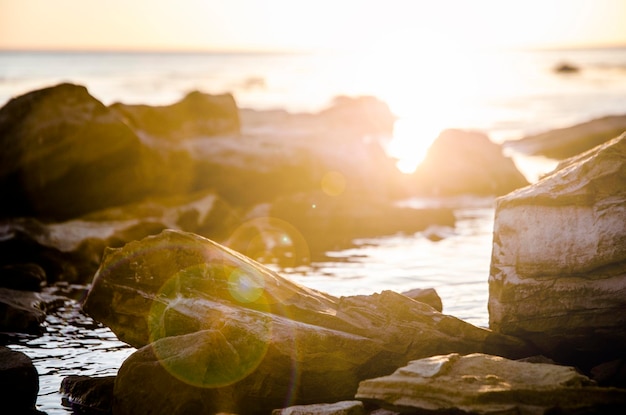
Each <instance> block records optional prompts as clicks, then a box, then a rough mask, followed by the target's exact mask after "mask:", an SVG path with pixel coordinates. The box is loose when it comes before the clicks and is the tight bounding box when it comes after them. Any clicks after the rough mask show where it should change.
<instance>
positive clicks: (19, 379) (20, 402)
mask: <svg viewBox="0 0 626 415" xmlns="http://www.w3.org/2000/svg"><path fill="white" fill-rule="evenodd" d="M38 392H39V374H38V373H37V369H36V368H35V366H34V365H33V362H32V360H31V359H30V357H28V356H26V355H25V354H24V353H22V352H18V351H15V350H11V349H9V348H7V347H4V346H0V402H2V413H6V414H16V415H21V414H23V415H26V414H29V415H31V414H32V415H34V414H41V412H39V411H37V410H36V408H35V403H36V402H37V393H38Z"/></svg>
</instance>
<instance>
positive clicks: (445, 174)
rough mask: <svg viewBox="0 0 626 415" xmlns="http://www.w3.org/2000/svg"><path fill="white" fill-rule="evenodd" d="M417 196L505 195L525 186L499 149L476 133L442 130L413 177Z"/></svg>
mask: <svg viewBox="0 0 626 415" xmlns="http://www.w3.org/2000/svg"><path fill="white" fill-rule="evenodd" d="M412 176H413V181H414V186H415V187H416V191H417V192H418V193H420V194H426V195H433V196H454V195H462V194H474V195H496V196H500V195H504V194H507V193H509V192H511V191H513V190H515V189H518V188H520V187H523V186H526V185H528V181H527V180H526V179H525V178H524V176H523V175H522V174H521V173H520V171H519V170H518V169H517V167H515V164H514V163H513V160H511V159H510V158H508V157H505V156H504V155H503V154H502V147H501V146H500V145H498V144H495V143H493V142H492V141H491V140H489V138H488V137H487V136H486V135H485V134H483V133H479V132H472V131H462V130H445V131H443V132H442V133H441V134H440V135H439V137H437V139H436V140H435V141H434V142H433V144H432V145H431V147H430V149H429V150H428V153H427V155H426V158H425V159H424V161H423V162H422V163H421V164H420V165H419V166H418V168H417V170H416V171H415V173H413V175H412Z"/></svg>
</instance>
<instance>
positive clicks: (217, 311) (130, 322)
mask: <svg viewBox="0 0 626 415" xmlns="http://www.w3.org/2000/svg"><path fill="white" fill-rule="evenodd" d="M84 309H85V311H86V312H87V313H88V314H89V315H91V316H92V317H93V318H94V319H96V320H98V321H100V322H102V323H104V324H106V325H108V326H109V327H110V328H111V329H112V330H113V332H115V333H116V335H117V336H118V338H120V339H121V340H122V341H125V342H127V343H129V344H131V345H133V346H135V347H143V346H145V345H148V344H149V345H148V346H145V347H143V348H142V349H140V350H139V351H138V352H137V353H136V354H134V355H132V356H131V357H129V359H127V361H126V362H125V363H124V365H123V367H122V369H120V373H119V375H118V380H117V381H116V387H115V396H116V402H117V403H118V405H119V406H117V407H116V408H117V409H116V410H117V411H119V412H118V413H119V414H126V413H137V410H138V409H139V408H144V410H147V409H146V408H152V409H153V410H155V411H160V409H159V408H160V407H161V406H163V407H167V408H169V409H172V410H174V409H175V408H172V407H171V406H168V404H167V403H166V402H165V401H171V402H173V403H172V404H171V405H176V406H177V408H178V407H179V406H180V405H184V404H185V405H186V404H189V405H192V404H193V405H201V408H203V409H204V410H206V411H213V410H218V411H234V410H235V409H236V410H237V411H243V412H245V413H251V412H255V411H259V412H262V411H268V410H271V409H275V408H280V407H284V406H285V401H286V400H289V401H290V402H291V403H293V404H308V403H319V402H335V401H339V400H345V399H351V397H352V396H353V394H354V392H355V391H356V387H357V384H358V381H359V380H362V379H365V378H368V377H373V376H380V375H383V374H386V373H390V372H391V371H392V370H394V369H395V368H396V367H398V366H400V365H402V364H405V363H406V361H407V360H409V359H414V358H419V357H425V356H430V355H433V354H440V353H450V352H460V353H471V352H486V353H493V354H498V355H504V356H510V357H516V358H517V357H523V356H527V355H532V354H534V352H535V351H534V350H532V349H530V348H528V347H527V346H526V344H524V343H522V342H520V341H518V340H517V339H515V338H511V337H506V336H501V335H497V334H495V333H493V332H491V331H489V330H486V329H482V328H478V327H475V326H472V325H470V324H468V323H465V322H463V321H461V320H459V319H456V318H454V317H450V316H446V315H443V314H440V313H438V312H437V311H435V310H434V309H433V308H432V307H430V306H428V305H426V304H422V303H419V302H416V301H413V300H411V299H410V298H408V297H405V296H403V295H401V294H396V293H393V292H390V291H385V292H383V293H381V294H374V295H371V296H354V297H342V298H336V297H333V296H330V295H328V294H324V293H321V292H318V291H315V290H311V289H307V288H305V287H302V286H299V285H297V284H294V283H292V282H290V281H289V280H286V279H284V278H282V277H280V276H279V275H277V274H276V273H274V272H272V271H270V270H268V269H266V268H265V267H263V266H261V265H260V264H258V263H256V262H254V261H252V260H250V259H248V258H246V257H244V256H242V255H240V254H238V253H236V252H234V251H231V250H229V249H227V248H224V247H223V246H220V245H219V244H216V243H214V242H212V241H210V240H207V239H204V238H201V237H199V236H197V235H192V234H188V233H181V232H174V231H164V232H163V233H161V234H159V235H157V236H153V237H148V238H145V239H144V240H142V241H137V242H131V243H129V244H127V245H126V246H124V247H123V248H121V249H116V250H107V251H106V253H105V257H104V259H103V262H102V264H101V267H100V269H99V270H98V273H97V274H96V277H95V279H94V283H93V286H92V288H91V290H90V291H89V294H88V296H87V299H86V301H85V304H84ZM217 345H219V346H217ZM355 350H358V351H359V352H358V353H354V351H355ZM228 362H231V363H228ZM172 367H174V368H177V369H175V370H174V372H175V373H179V375H169V372H168V371H167V370H166V368H172ZM248 373H250V374H248ZM246 374H248V375H247V376H245V375H246ZM292 378H293V379H292ZM138 379H143V382H142V383H141V389H142V390H141V391H138V390H136V389H135V388H136V387H135V386H134V385H137V384H138ZM175 379H187V381H186V382H185V381H183V380H175ZM190 379H191V380H190ZM285 379H292V382H291V383H289V382H286V381H285ZM173 382H174V383H173ZM211 382H213V383H211ZM173 384H175V385H176V386H175V387H173V386H172V385H173ZM211 385H212V387H205V388H202V387H200V386H211ZM220 397H221V398H220ZM183 398H184V399H183ZM176 410H179V409H176ZM237 411H235V412H237ZM155 413H166V412H155Z"/></svg>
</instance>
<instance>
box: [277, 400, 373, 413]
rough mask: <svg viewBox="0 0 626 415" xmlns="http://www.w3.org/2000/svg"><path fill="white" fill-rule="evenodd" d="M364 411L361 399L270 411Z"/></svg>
mask: <svg viewBox="0 0 626 415" xmlns="http://www.w3.org/2000/svg"><path fill="white" fill-rule="evenodd" d="M365 413H366V412H365V408H364V406H363V402H361V401H342V402H335V403H320V404H314V405H296V406H290V407H288V408H283V409H275V410H273V411H272V415H365Z"/></svg>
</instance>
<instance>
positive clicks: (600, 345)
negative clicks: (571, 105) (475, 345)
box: [489, 135, 626, 370]
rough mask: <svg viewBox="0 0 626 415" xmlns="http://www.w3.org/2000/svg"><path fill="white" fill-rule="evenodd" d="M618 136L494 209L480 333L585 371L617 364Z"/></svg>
mask: <svg viewBox="0 0 626 415" xmlns="http://www.w3.org/2000/svg"><path fill="white" fill-rule="evenodd" d="M625 264H626V135H622V136H621V137H618V138H615V139H613V140H611V141H609V142H607V143H605V144H603V145H601V146H598V147H596V148H595V149H593V150H590V151H589V152H586V153H583V154H581V155H580V156H578V157H576V158H573V159H571V160H568V161H567V162H564V163H562V165H561V167H560V169H558V170H557V171H555V172H554V173H552V174H551V175H549V176H547V177H546V178H544V179H543V180H541V181H539V182H538V183H536V184H534V185H532V186H529V187H527V188H524V189H520V190H518V191H516V192H513V193H511V194H509V195H507V196H505V197H503V198H500V199H499V200H498V202H497V207H496V212H495V225H494V248H493V253H492V258H491V272H490V277H489V324H490V327H491V328H492V329H493V330H494V331H497V332H500V333H506V334H510V335H514V336H518V337H521V338H524V339H526V340H529V341H531V342H532V343H534V344H535V345H536V346H537V347H538V348H539V350H540V351H541V353H542V354H544V355H545V356H547V357H549V358H551V359H554V360H555V361H557V362H561V363H567V364H571V365H575V366H578V367H581V368H582V369H584V370H589V369H590V368H591V367H593V366H595V365H598V364H600V363H602V362H604V361H609V360H613V359H618V358H624V357H625V352H624V351H625V350H626V315H625V314H624V312H623V310H624V309H625V308H626V266H625Z"/></svg>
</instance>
